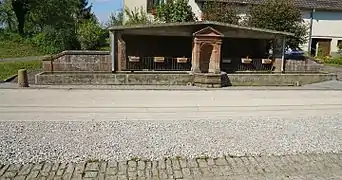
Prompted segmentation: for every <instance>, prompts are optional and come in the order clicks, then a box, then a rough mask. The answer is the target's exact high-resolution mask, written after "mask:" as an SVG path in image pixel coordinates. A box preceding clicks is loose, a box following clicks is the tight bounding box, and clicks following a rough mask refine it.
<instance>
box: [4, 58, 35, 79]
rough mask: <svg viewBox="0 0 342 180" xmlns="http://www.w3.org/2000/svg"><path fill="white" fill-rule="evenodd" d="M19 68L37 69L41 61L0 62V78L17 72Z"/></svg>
mask: <svg viewBox="0 0 342 180" xmlns="http://www.w3.org/2000/svg"><path fill="white" fill-rule="evenodd" d="M19 69H26V70H28V71H29V70H39V69H41V61H38V60H35V61H15V62H0V79H1V80H4V79H6V78H8V77H10V76H12V75H15V74H17V73H18V70H19Z"/></svg>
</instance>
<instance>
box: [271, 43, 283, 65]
mask: <svg viewBox="0 0 342 180" xmlns="http://www.w3.org/2000/svg"><path fill="white" fill-rule="evenodd" d="M272 49H273V58H274V63H273V67H274V72H281V67H282V59H281V58H282V41H281V39H278V38H277V39H274V40H273V44H272Z"/></svg>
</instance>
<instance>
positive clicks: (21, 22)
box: [12, 0, 35, 35]
mask: <svg viewBox="0 0 342 180" xmlns="http://www.w3.org/2000/svg"><path fill="white" fill-rule="evenodd" d="M34 3H35V0H12V8H13V11H14V13H15V16H16V18H17V21H18V31H19V34H20V35H24V27H25V20H26V18H25V17H26V15H27V13H28V12H29V11H30V9H31V7H32V5H33V4H34Z"/></svg>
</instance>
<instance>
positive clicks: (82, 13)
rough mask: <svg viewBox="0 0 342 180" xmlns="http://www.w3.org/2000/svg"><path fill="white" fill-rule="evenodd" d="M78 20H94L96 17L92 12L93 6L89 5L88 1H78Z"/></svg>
mask: <svg viewBox="0 0 342 180" xmlns="http://www.w3.org/2000/svg"><path fill="white" fill-rule="evenodd" d="M78 1H79V4H78V12H77V19H84V20H88V19H92V18H94V17H95V15H94V14H93V13H92V12H91V8H92V5H89V3H88V0H78Z"/></svg>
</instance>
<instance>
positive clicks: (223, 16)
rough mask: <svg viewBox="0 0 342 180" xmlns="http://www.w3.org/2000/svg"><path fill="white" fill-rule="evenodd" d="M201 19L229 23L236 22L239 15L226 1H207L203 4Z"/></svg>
mask: <svg viewBox="0 0 342 180" xmlns="http://www.w3.org/2000/svg"><path fill="white" fill-rule="evenodd" d="M203 19H204V20H207V21H217V22H223V23H229V24H238V23H239V19H240V18H239V16H237V12H236V10H235V8H233V7H232V6H231V5H230V4H228V3H222V2H215V1H208V2H205V3H204V5H203Z"/></svg>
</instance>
